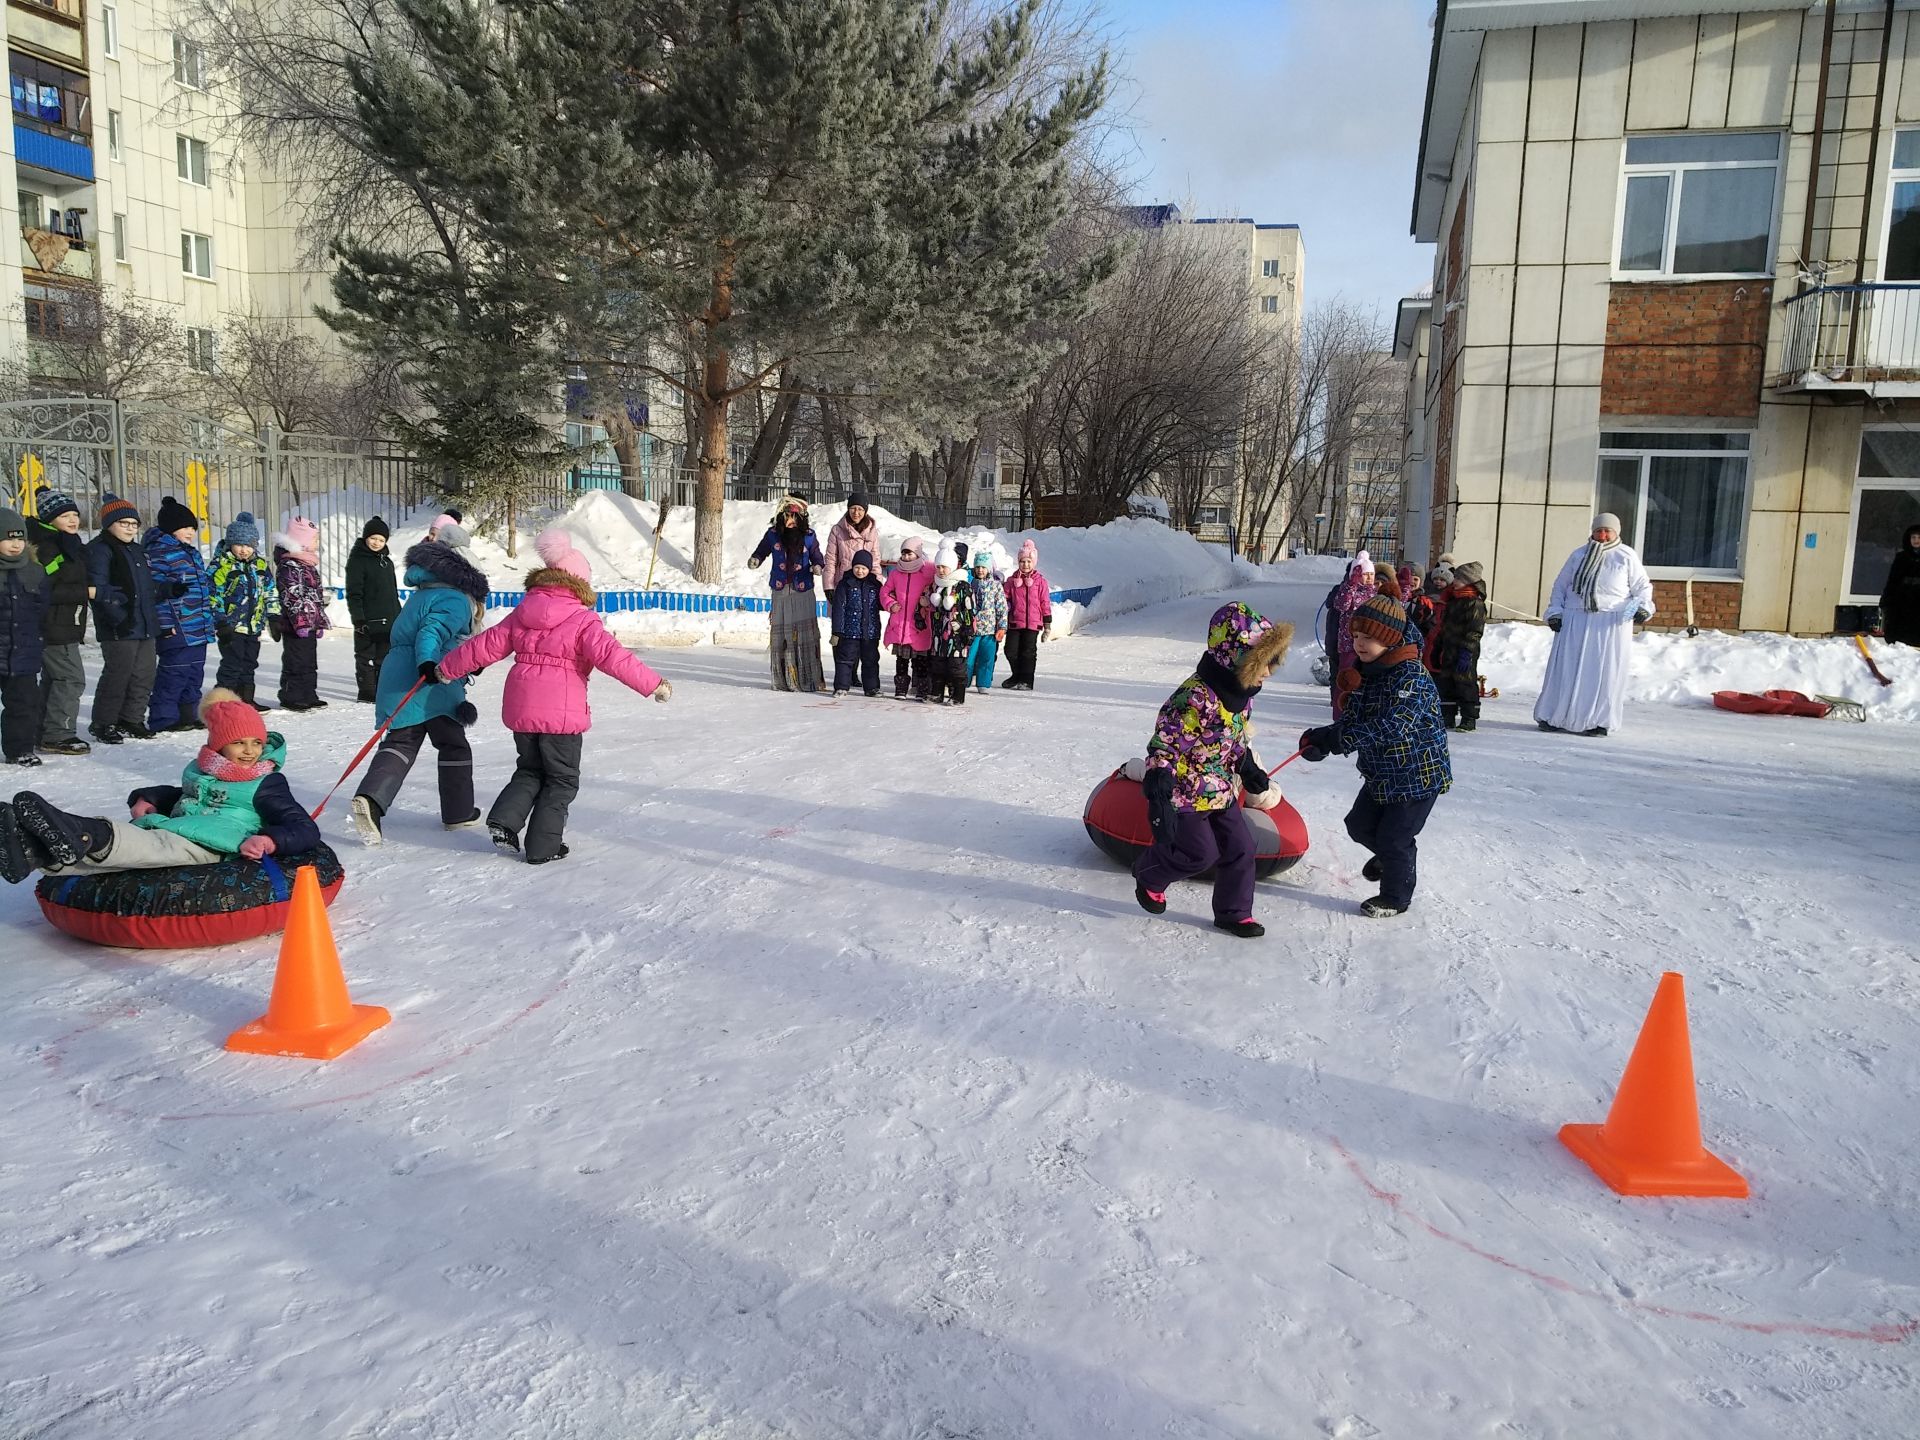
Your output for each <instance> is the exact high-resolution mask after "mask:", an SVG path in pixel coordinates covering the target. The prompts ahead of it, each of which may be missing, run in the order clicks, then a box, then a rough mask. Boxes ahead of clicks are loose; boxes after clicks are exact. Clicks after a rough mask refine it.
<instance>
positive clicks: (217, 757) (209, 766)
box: [197, 745, 276, 782]
mask: <svg viewBox="0 0 1920 1440" xmlns="http://www.w3.org/2000/svg"><path fill="white" fill-rule="evenodd" d="M197 763H198V765H199V766H200V773H201V774H202V775H211V776H213V778H214V779H216V780H229V781H234V782H238V781H242V780H259V779H261V778H262V777H264V776H267V775H271V774H272V773H273V772H274V770H275V768H276V767H275V765H274V763H273V761H271V760H269V759H267V757H266V756H264V755H262V756H261V757H260V758H259V759H258V760H256V761H254V762H253V764H251V765H242V764H241V763H240V762H239V761H238V760H229V759H228V758H227V757H226V756H224V755H222V754H221V753H220V752H219V751H218V750H216V749H214V748H213V747H212V746H211V745H202V746H201V747H200V759H199V761H198V762H197Z"/></svg>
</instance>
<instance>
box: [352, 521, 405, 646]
mask: <svg viewBox="0 0 1920 1440" xmlns="http://www.w3.org/2000/svg"><path fill="white" fill-rule="evenodd" d="M347 615H348V617H349V618H350V619H351V620H352V621H353V628H354V629H356V630H389V629H391V628H393V622H394V621H395V620H397V619H399V618H400V587H399V585H398V584H397V583H395V581H394V578H393V556H392V555H390V554H388V552H387V551H385V550H380V551H374V550H371V549H369V548H368V546H367V541H366V537H365V536H362V537H361V538H360V539H359V540H356V541H355V542H354V546H353V551H352V553H351V554H349V555H348V556H347Z"/></svg>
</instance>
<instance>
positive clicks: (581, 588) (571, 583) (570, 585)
mask: <svg viewBox="0 0 1920 1440" xmlns="http://www.w3.org/2000/svg"><path fill="white" fill-rule="evenodd" d="M541 586H547V587H549V588H552V589H556V590H571V591H572V592H573V594H574V597H575V598H576V599H578V600H579V602H580V603H581V604H582V605H584V606H586V607H587V609H589V610H591V609H593V587H592V586H591V585H589V584H588V583H587V582H586V581H584V580H582V579H581V578H580V577H579V576H578V575H575V574H573V573H572V572H571V571H568V570H562V569H561V568H560V567H559V566H557V565H543V566H541V567H540V568H538V569H536V570H529V571H528V572H527V589H529V590H535V589H538V588H540V587H541Z"/></svg>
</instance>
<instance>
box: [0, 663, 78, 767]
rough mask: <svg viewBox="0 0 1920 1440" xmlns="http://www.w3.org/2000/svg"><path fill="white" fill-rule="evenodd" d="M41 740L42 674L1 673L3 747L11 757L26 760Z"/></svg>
mask: <svg viewBox="0 0 1920 1440" xmlns="http://www.w3.org/2000/svg"><path fill="white" fill-rule="evenodd" d="M61 738H62V739H64V738H65V737H64V736H62V737H61ZM39 739H40V676H39V675H38V674H36V673H35V672H33V671H28V672H27V673H26V674H25V675H5V676H0V750H4V751H5V752H6V758H7V759H9V760H24V759H26V757H27V756H29V755H31V754H33V750H34V746H35V745H36V744H37V743H38V742H39Z"/></svg>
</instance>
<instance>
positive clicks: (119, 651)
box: [93, 640, 155, 730]
mask: <svg viewBox="0 0 1920 1440" xmlns="http://www.w3.org/2000/svg"><path fill="white" fill-rule="evenodd" d="M100 658H101V664H100V680H99V683H98V684H96V685H95V686H94V687H93V723H94V725H95V726H96V727H99V728H105V727H106V726H108V725H112V726H115V727H116V728H118V729H121V730H128V729H131V728H133V727H134V726H136V725H145V724H146V723H147V697H148V696H150V695H151V694H153V670H154V664H155V656H154V646H153V641H151V640H102V641H101V642H100Z"/></svg>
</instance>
